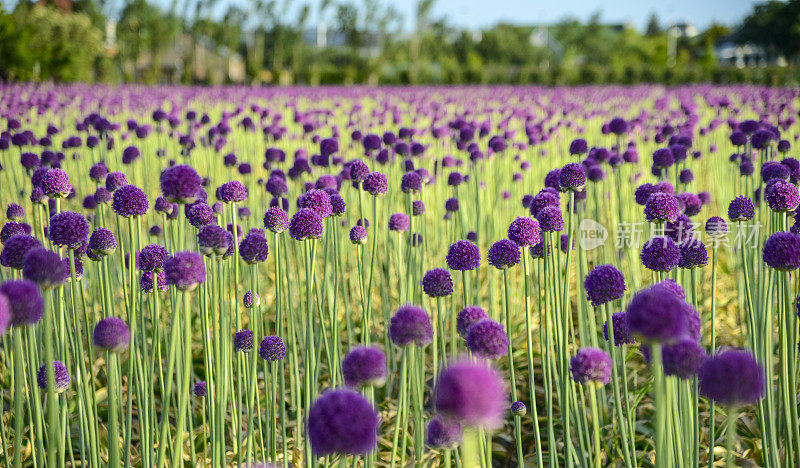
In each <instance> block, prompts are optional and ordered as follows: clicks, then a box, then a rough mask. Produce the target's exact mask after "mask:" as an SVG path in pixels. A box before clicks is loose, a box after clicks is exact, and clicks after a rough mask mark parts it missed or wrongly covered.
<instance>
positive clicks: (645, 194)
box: [633, 182, 658, 206]
mask: <svg viewBox="0 0 800 468" xmlns="http://www.w3.org/2000/svg"><path fill="white" fill-rule="evenodd" d="M657 191H658V189H657V188H656V186H655V185H653V184H651V183H649V182H646V183H644V184H642V185H640V186H638V187H636V190H635V191H634V192H633V196H634V198H635V200H636V203H637V204H638V205H642V206H644V205H645V204H647V199H648V198H650V195H652V194H654V193H655V192H657Z"/></svg>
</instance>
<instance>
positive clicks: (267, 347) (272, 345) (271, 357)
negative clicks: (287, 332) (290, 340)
mask: <svg viewBox="0 0 800 468" xmlns="http://www.w3.org/2000/svg"><path fill="white" fill-rule="evenodd" d="M258 356H259V357H260V358H261V359H264V360H265V361H268V362H275V361H280V360H281V359H283V358H285V357H286V345H285V344H284V343H283V340H282V339H281V337H279V336H274V335H273V336H265V337H264V338H262V339H261V342H260V343H259V344H258Z"/></svg>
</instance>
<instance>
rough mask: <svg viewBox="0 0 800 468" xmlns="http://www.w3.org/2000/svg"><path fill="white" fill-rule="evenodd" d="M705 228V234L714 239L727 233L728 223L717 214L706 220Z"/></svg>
mask: <svg viewBox="0 0 800 468" xmlns="http://www.w3.org/2000/svg"><path fill="white" fill-rule="evenodd" d="M705 229H706V234H708V235H709V236H711V237H713V238H715V239H719V238H722V237H725V235H726V234H728V223H726V222H725V220H724V219H722V218H721V217H719V216H712V217H710V218H708V221H706V226H705Z"/></svg>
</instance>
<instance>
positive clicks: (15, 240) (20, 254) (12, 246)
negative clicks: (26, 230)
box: [0, 234, 42, 270]
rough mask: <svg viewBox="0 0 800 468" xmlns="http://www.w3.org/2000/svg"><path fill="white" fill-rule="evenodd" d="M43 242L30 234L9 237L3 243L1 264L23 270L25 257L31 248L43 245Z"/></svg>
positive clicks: (0, 256) (0, 255)
mask: <svg viewBox="0 0 800 468" xmlns="http://www.w3.org/2000/svg"><path fill="white" fill-rule="evenodd" d="M41 245H42V243H41V242H39V239H37V238H35V237H33V236H31V235H28V234H20V235H17V236H14V237H12V238H11V239H8V240H7V241H6V242H5V244H4V245H3V250H2V251H0V265H2V266H4V267H8V268H13V269H15V270H21V269H22V267H23V259H24V258H25V254H27V253H28V252H29V251H30V250H31V249H34V248H36V247H41Z"/></svg>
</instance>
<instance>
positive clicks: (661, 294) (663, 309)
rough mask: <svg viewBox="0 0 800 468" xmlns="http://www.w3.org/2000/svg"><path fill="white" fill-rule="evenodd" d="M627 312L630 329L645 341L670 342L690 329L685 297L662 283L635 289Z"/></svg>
mask: <svg viewBox="0 0 800 468" xmlns="http://www.w3.org/2000/svg"><path fill="white" fill-rule="evenodd" d="M625 313H626V314H627V321H628V327H629V328H630V330H631V333H632V334H633V335H634V336H636V337H638V338H640V339H641V340H642V341H645V342H654V341H655V342H660V343H665V344H670V343H672V342H675V341H677V340H678V339H679V338H682V337H683V336H684V335H685V334H686V333H687V325H688V324H687V321H686V312H685V310H684V302H683V300H682V299H681V298H680V297H678V296H677V295H676V294H675V293H674V292H673V291H672V290H671V289H670V288H668V287H666V286H663V285H660V284H656V285H654V286H651V287H649V288H647V289H643V290H641V291H639V292H638V293H636V294H635V295H634V296H633V299H631V302H630V304H628V308H627V310H626V312H625Z"/></svg>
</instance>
